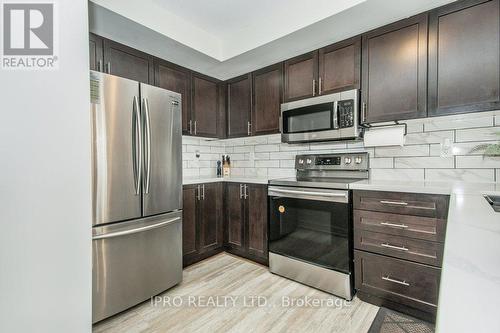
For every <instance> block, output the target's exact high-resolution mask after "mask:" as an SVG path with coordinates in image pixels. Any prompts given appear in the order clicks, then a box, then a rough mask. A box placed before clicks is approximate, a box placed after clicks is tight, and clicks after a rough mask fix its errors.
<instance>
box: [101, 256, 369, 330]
mask: <svg viewBox="0 0 500 333" xmlns="http://www.w3.org/2000/svg"><path fill="white" fill-rule="evenodd" d="M160 296H162V297H164V298H162V301H168V300H170V306H169V305H168V304H165V305H162V304H160V305H156V306H154V305H153V303H152V302H151V301H148V302H145V303H142V304H140V305H138V306H136V307H134V308H132V309H130V310H128V311H126V312H123V313H121V314H118V315H117V316H114V317H112V318H109V319H107V320H104V321H102V322H100V323H98V324H96V325H94V327H93V332H95V333H101V332H102V333H104V332H106V333H108V332H109V333H110V332H120V333H122V332H315V333H316V332H352V333H365V332H367V331H368V329H369V327H370V325H371V323H372V321H373V319H374V318H375V315H376V314H377V310H378V307H376V306H374V305H371V304H368V303H365V302H362V301H360V300H359V299H358V298H354V299H353V301H352V302H345V301H343V300H341V299H338V298H336V297H334V296H332V295H329V294H327V293H324V292H321V291H319V290H316V289H314V288H310V287H307V286H304V285H302V284H299V283H297V282H294V281H291V280H288V279H285V278H282V277H280V276H277V275H274V274H271V273H269V271H268V270H267V267H265V266H261V265H258V264H255V263H253V262H250V261H247V260H245V259H242V258H239V257H236V256H232V255H229V254H226V253H221V254H219V255H216V256H214V257H211V258H209V259H207V260H204V261H202V262H200V263H198V264H195V265H192V266H190V267H187V268H186V269H185V270H184V278H183V282H182V283H181V284H179V285H178V286H176V287H174V288H172V289H170V290H168V291H166V292H165V293H163V294H162V295H160ZM229 296H231V297H233V298H232V299H229ZM252 296H261V298H260V302H261V303H260V304H261V305H262V306H261V307H259V306H257V304H256V302H257V301H258V299H257V298H252ZM210 300H212V301H213V302H218V304H214V303H211V304H209V302H210ZM232 300H234V302H235V303H234V304H233V301H232ZM252 300H254V302H255V305H252V303H251V302H252ZM306 300H309V304H305V303H304V301H306ZM315 300H316V301H315ZM292 301H295V302H299V303H300V302H302V304H299V303H296V304H294V305H291V302H292ZM174 302H176V304H174ZM224 302H226V303H224ZM314 302H316V304H314ZM321 302H322V306H318V305H319V304H320V303H321ZM334 303H336V304H334ZM346 303H347V304H346ZM339 305H340V306H339Z"/></svg>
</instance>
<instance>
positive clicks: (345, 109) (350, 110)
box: [338, 99, 354, 128]
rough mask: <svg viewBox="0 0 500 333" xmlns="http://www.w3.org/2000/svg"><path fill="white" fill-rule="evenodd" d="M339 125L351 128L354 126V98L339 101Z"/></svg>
mask: <svg viewBox="0 0 500 333" xmlns="http://www.w3.org/2000/svg"><path fill="white" fill-rule="evenodd" d="M338 112H339V127H340V128H349V127H352V126H354V100H353V99H350V100H347V101H339V104H338Z"/></svg>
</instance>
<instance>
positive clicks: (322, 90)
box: [318, 36, 361, 95]
mask: <svg viewBox="0 0 500 333" xmlns="http://www.w3.org/2000/svg"><path fill="white" fill-rule="evenodd" d="M318 61H319V78H318V94H319V95H325V94H331V93H335V92H339V91H343V90H350V89H359V84H360V75H361V71H360V69H361V37H360V36H359V37H355V38H351V39H348V40H345V41H342V42H339V43H336V44H333V45H330V46H327V47H324V48H322V49H320V50H319V51H318Z"/></svg>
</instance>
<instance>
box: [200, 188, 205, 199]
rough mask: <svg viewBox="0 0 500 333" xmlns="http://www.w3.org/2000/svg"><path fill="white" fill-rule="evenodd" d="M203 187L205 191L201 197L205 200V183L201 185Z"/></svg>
mask: <svg viewBox="0 0 500 333" xmlns="http://www.w3.org/2000/svg"><path fill="white" fill-rule="evenodd" d="M201 188H202V189H203V192H202V194H201V198H202V199H203V200H205V184H203V185H201Z"/></svg>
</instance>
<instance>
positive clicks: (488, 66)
mask: <svg viewBox="0 0 500 333" xmlns="http://www.w3.org/2000/svg"><path fill="white" fill-rule="evenodd" d="M499 18H500V13H499V1H498V0H491V1H484V0H483V1H477V0H476V1H460V2H457V3H453V4H451V5H448V6H445V7H441V8H438V9H436V10H435V11H433V12H431V14H430V23H429V114H430V115H431V116H441V115H448V114H455V113H464V112H472V111H487V110H496V109H498V108H499V107H500V86H499V84H500V40H499V38H500V37H499V36H500V19H499Z"/></svg>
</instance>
